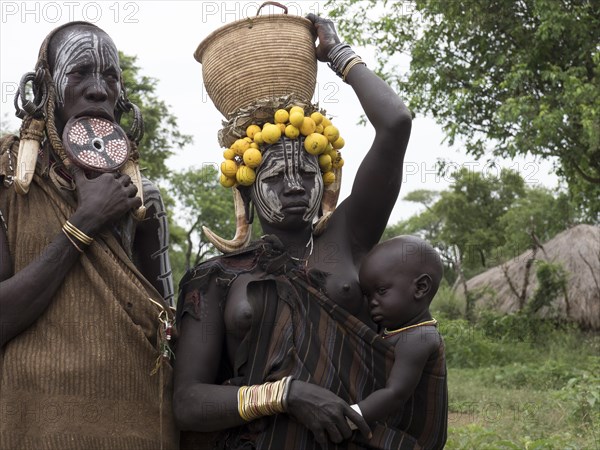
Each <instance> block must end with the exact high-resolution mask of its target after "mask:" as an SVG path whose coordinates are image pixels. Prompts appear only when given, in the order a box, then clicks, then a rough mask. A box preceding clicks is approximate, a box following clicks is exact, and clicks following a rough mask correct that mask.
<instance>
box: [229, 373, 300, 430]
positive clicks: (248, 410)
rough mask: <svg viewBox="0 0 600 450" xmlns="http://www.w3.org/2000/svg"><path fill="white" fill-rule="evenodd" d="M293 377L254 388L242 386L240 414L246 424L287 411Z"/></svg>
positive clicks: (239, 401)
mask: <svg viewBox="0 0 600 450" xmlns="http://www.w3.org/2000/svg"><path fill="white" fill-rule="evenodd" d="M291 384H292V377H285V378H283V379H281V380H279V381H273V382H269V383H264V384H257V385H254V386H242V387H240V389H239V390H238V412H239V414H240V417H241V418H242V419H244V420H245V421H246V422H250V421H252V420H254V419H258V418H259V417H264V416H272V415H273V414H280V413H284V412H286V411H287V398H288V393H289V391H290V385H291Z"/></svg>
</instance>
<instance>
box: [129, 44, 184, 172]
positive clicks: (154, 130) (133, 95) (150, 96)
mask: <svg viewBox="0 0 600 450" xmlns="http://www.w3.org/2000/svg"><path fill="white" fill-rule="evenodd" d="M119 59H120V62H121V69H122V70H123V81H124V84H125V86H126V87H127V95H128V97H129V100H131V102H132V103H135V104H136V105H137V106H138V107H139V108H140V110H141V112H142V117H143V118H144V137H143V139H142V141H141V142H140V145H139V151H140V160H141V161H140V162H141V164H140V166H141V168H142V170H143V173H144V175H145V176H146V177H147V178H149V179H150V180H153V181H156V182H159V181H161V180H165V179H167V178H168V177H169V172H170V171H169V168H168V167H167V165H166V160H167V158H168V157H169V156H171V155H173V153H174V152H175V151H176V150H178V149H182V148H183V147H184V146H185V145H186V144H188V143H190V142H191V140H192V138H191V136H189V135H186V134H183V133H181V132H180V131H179V127H178V125H177V118H176V117H175V116H174V115H173V114H171V112H170V111H169V106H168V105H167V104H166V103H165V102H164V101H163V100H160V99H159V98H158V97H157V96H156V88H157V84H158V80H156V79H155V78H151V77H148V76H145V75H141V74H140V68H139V66H137V65H136V60H137V58H136V57H135V56H129V55H125V54H123V53H121V52H119ZM131 121H132V117H131V116H130V115H126V116H124V117H123V119H122V121H121V124H122V125H123V127H124V128H125V129H127V128H128V127H129V126H130V125H131Z"/></svg>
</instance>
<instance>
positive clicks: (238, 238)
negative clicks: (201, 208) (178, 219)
mask: <svg viewBox="0 0 600 450" xmlns="http://www.w3.org/2000/svg"><path fill="white" fill-rule="evenodd" d="M231 189H232V191H233V204H234V206H235V236H234V237H233V239H231V240H227V239H223V238H222V237H220V236H219V235H217V234H216V233H215V232H214V231H212V230H211V229H209V228H208V227H205V226H203V227H202V231H204V234H205V235H206V238H207V239H208V240H209V241H210V242H211V243H212V244H213V245H214V246H215V247H216V248H217V249H219V250H220V251H221V252H223V253H231V252H234V251H236V250H241V249H243V248H245V247H246V246H247V245H248V243H249V242H250V237H251V235H252V233H251V231H252V224H250V223H248V220H247V219H246V217H247V214H246V204H245V203H244V200H243V199H242V194H240V191H239V190H238V189H237V188H236V187H233V188H231Z"/></svg>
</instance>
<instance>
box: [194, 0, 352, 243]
mask: <svg viewBox="0 0 600 450" xmlns="http://www.w3.org/2000/svg"><path fill="white" fill-rule="evenodd" d="M265 4H274V2H266V3H265ZM265 4H263V5H262V6H264V5H265ZM262 6H261V7H260V8H259V12H260V9H261V8H262ZM277 6H280V7H282V8H284V9H285V14H269V15H268V16H259V15H258V13H257V16H256V17H249V18H247V19H243V20H238V21H236V22H232V23H230V24H227V25H225V26H223V27H221V28H219V29H218V30H216V31H214V32H213V33H211V34H210V35H209V36H208V37H207V38H206V39H204V40H203V41H202V42H201V43H200V45H199V46H198V49H197V50H196V52H195V54H194V57H195V58H196V60H197V61H198V62H200V63H201V64H202V75H203V79H204V86H205V89H206V92H207V93H208V95H209V97H210V98H211V100H212V101H213V103H214V104H215V106H216V107H217V109H218V110H219V111H220V112H221V113H222V114H223V116H225V118H226V119H227V120H226V121H224V122H223V125H224V128H223V129H222V130H221V131H220V132H219V143H220V144H221V146H222V147H223V148H225V151H224V152H223V156H224V158H225V160H224V161H223V163H222V164H221V184H222V185H223V186H225V187H231V188H233V192H234V201H235V206H236V224H237V230H236V234H235V237H234V238H233V239H232V240H225V239H223V238H221V237H219V236H217V235H216V234H215V233H213V232H212V231H210V230H209V229H207V228H206V227H203V230H204V232H205V234H206V235H207V237H208V239H209V240H210V241H211V242H212V243H213V245H215V247H216V248H218V249H219V250H220V251H222V252H224V253H229V252H232V251H235V250H238V249H241V248H244V247H245V246H246V245H247V244H248V242H249V240H250V231H251V228H250V224H249V223H248V221H247V219H246V218H247V217H248V214H247V212H246V203H244V202H243V201H242V199H241V196H240V194H239V192H238V189H237V186H239V185H242V186H249V185H251V184H252V183H253V182H254V179H255V172H254V169H255V168H256V167H258V166H259V165H260V162H261V159H262V154H261V147H262V148H265V147H264V146H266V145H270V144H273V143H275V142H277V141H278V140H279V139H280V138H282V136H283V137H287V138H289V139H301V140H302V141H303V145H304V148H305V149H306V150H307V151H308V152H309V153H312V154H314V155H317V156H318V157H319V165H320V167H321V171H322V173H323V174H324V184H325V191H324V193H323V198H322V201H321V211H322V216H321V217H320V218H319V221H318V222H317V224H316V227H315V232H316V233H319V232H321V231H322V230H323V229H324V226H325V224H326V222H327V219H328V217H329V215H330V214H331V213H332V212H333V210H334V209H335V206H336V205H337V200H338V197H339V191H340V186H341V166H342V165H343V160H342V158H341V155H340V153H339V149H341V148H342V147H343V145H344V141H343V139H341V138H340V137H339V131H337V128H335V127H334V126H333V125H332V124H331V123H330V119H328V118H326V117H325V114H324V111H321V110H319V108H318V107H317V106H315V105H312V104H311V103H310V99H311V98H312V96H313V94H314V91H315V86H316V74H317V58H316V55H315V44H314V35H313V25H312V23H311V22H310V21H309V20H308V19H305V18H304V17H300V16H290V15H288V14H287V9H286V8H285V7H284V6H283V5H277ZM236 67H239V68H243V70H235V68H236ZM282 67H285V72H282V70H281V68H282ZM284 74H285V76H283V75H284Z"/></svg>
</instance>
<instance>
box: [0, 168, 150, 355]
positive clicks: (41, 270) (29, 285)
mask: <svg viewBox="0 0 600 450" xmlns="http://www.w3.org/2000/svg"><path fill="white" fill-rule="evenodd" d="M75 181H76V185H77V193H78V207H77V209H76V211H75V212H74V213H73V215H72V216H71V217H70V218H69V222H70V223H71V224H73V225H74V226H75V227H77V228H78V229H79V230H81V231H82V232H84V233H85V234H86V235H88V236H90V237H92V238H93V237H94V236H95V235H96V233H97V232H98V231H100V230H101V229H102V228H103V227H104V226H105V225H106V224H108V223H111V222H113V221H114V220H117V219H118V218H120V217H122V216H123V214H125V213H127V212H128V211H129V210H130V209H132V208H137V207H139V206H140V199H139V198H137V197H135V193H136V191H137V189H136V187H135V185H133V184H132V183H131V180H130V179H129V177H128V176H126V175H123V176H119V177H118V178H117V177H116V175H115V174H102V175H100V176H99V177H98V178H95V179H93V180H89V179H87V178H86V176H85V175H84V174H83V172H81V171H80V170H75ZM3 195H4V194H3ZM6 219H7V220H8V218H6ZM31 219H32V220H43V218H41V217H38V216H35V215H32V217H31ZM10 238H11V239H17V240H18V239H21V237H20V236H14V237H13V236H11V237H10ZM80 249H81V250H83V251H85V249H84V246H82V245H81V244H80ZM80 255H81V253H80V252H79V250H78V249H77V248H76V247H75V245H74V244H73V243H72V242H71V241H69V239H68V238H67V237H66V235H65V234H64V233H62V232H59V233H58V234H57V235H56V236H55V237H54V239H53V240H52V242H51V243H50V244H49V245H48V246H47V247H46V249H45V250H44V251H43V252H42V254H41V255H40V256H39V257H38V258H37V259H35V260H34V261H32V262H31V263H30V264H29V265H27V266H26V267H24V268H23V269H21V270H20V271H19V272H17V273H13V272H14V268H13V267H12V264H11V262H10V261H11V260H10V256H9V250H8V237H7V234H6V233H5V232H4V230H2V231H1V232H0V257H1V259H0V277H1V278H0V346H4V345H5V344H6V343H7V342H8V341H9V340H10V339H12V338H13V337H15V336H16V335H18V334H19V333H21V332H22V331H24V330H25V329H27V328H28V327H29V326H30V325H31V324H33V322H35V320H36V319H37V318H38V317H39V316H40V315H41V314H42V313H43V312H44V311H45V309H46V308H47V307H48V305H49V304H50V301H51V300H52V297H53V296H54V294H55V292H56V291H57V290H58V288H59V287H60V285H61V283H62V281H63V280H64V278H65V276H66V275H67V273H69V271H70V270H71V268H72V267H73V265H74V264H75V262H76V261H77V260H78V259H79V257H80Z"/></svg>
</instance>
